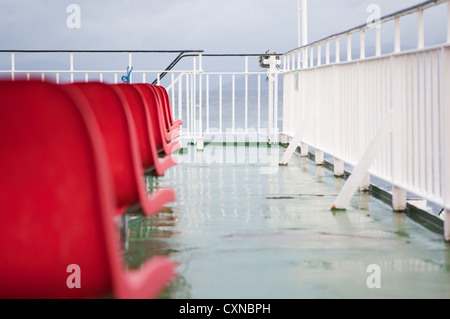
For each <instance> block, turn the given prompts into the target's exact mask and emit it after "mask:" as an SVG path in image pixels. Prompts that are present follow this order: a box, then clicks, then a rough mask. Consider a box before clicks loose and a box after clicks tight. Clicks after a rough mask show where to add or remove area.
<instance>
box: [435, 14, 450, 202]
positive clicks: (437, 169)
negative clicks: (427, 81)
mask: <svg viewBox="0 0 450 319" xmlns="http://www.w3.org/2000/svg"><path fill="white" fill-rule="evenodd" d="M449 7H450V6H449ZM439 62H440V61H439V55H438V52H437V51H434V52H433V67H432V72H431V73H432V83H431V87H432V90H433V101H432V114H433V115H432V117H433V150H432V153H433V171H434V175H433V176H434V178H433V180H434V191H433V193H434V194H436V196H437V197H441V196H442V192H441V187H440V185H441V171H440V165H439V163H440V161H439V156H436V154H440V149H439V145H440V140H439V139H440V134H439V131H440V130H439V127H440V125H439V120H440V114H439V105H440V100H439V89H440V87H441V83H440V81H439V67H440V64H439Z"/></svg>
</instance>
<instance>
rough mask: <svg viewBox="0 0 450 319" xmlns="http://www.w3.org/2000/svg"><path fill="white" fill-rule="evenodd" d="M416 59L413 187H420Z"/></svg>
mask: <svg viewBox="0 0 450 319" xmlns="http://www.w3.org/2000/svg"><path fill="white" fill-rule="evenodd" d="M413 57H414V59H413V61H411V62H412V71H413V73H412V76H413V78H412V80H413V91H412V105H411V106H412V108H413V128H414V130H413V136H414V138H413V145H414V149H413V165H414V171H413V177H414V178H413V185H419V183H420V179H419V177H420V175H419V153H420V148H419V136H418V129H417V128H418V127H419V115H418V108H419V107H418V102H419V99H418V94H419V93H418V92H419V87H418V81H419V79H418V66H417V55H413Z"/></svg>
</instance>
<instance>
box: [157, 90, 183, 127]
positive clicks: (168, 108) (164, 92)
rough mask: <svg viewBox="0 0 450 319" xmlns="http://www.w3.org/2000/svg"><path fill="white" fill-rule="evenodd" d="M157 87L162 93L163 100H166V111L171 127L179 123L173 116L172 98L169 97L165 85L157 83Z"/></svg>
mask: <svg viewBox="0 0 450 319" xmlns="http://www.w3.org/2000/svg"><path fill="white" fill-rule="evenodd" d="M155 88H156V89H158V91H159V92H160V94H161V97H162V100H163V101H164V105H165V107H164V109H165V112H166V117H167V119H168V123H169V127H170V126H174V125H176V124H179V123H176V122H175V118H174V117H173V113H172V107H171V105H170V98H169V94H168V93H167V90H166V88H165V87H163V86H160V85H155ZM179 122H181V121H179Z"/></svg>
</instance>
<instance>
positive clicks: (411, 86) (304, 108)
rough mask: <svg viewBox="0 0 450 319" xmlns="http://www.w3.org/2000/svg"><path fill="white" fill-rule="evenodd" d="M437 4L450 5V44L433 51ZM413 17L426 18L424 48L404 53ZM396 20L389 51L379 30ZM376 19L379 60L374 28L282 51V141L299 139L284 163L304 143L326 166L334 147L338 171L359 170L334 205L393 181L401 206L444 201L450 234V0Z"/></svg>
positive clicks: (449, 34) (449, 22)
mask: <svg viewBox="0 0 450 319" xmlns="http://www.w3.org/2000/svg"><path fill="white" fill-rule="evenodd" d="M434 6H440V7H441V8H443V9H445V8H446V7H447V30H444V31H443V32H447V43H443V44H441V45H436V46H433V47H427V48H425V45H424V43H425V37H424V11H425V10H426V9H428V8H431V7H434ZM412 13H417V17H418V33H417V34H418V37H417V38H418V43H417V49H414V50H408V51H401V46H400V43H401V37H400V34H401V33H400V18H401V17H403V16H406V15H410V14H412ZM391 20H394V23H395V29H394V32H395V43H394V52H391V53H388V54H383V55H382V54H381V38H380V34H381V32H380V26H381V24H383V23H385V22H388V21H391ZM377 23H378V24H377V25H376V26H375V28H376V39H375V41H376V44H375V47H376V50H375V52H376V53H375V56H373V57H370V58H367V57H366V52H365V47H366V43H365V32H366V30H367V29H368V28H369V26H368V25H362V26H359V27H357V28H354V29H351V30H349V31H346V32H343V33H339V34H336V35H333V36H331V37H327V38H325V39H323V40H320V41H317V42H315V43H312V44H309V45H307V46H304V47H301V48H297V49H295V50H292V51H290V52H288V53H286V54H285V55H284V56H283V65H284V70H283V71H282V74H283V81H284V82H283V83H284V93H283V108H284V109H283V131H282V133H283V134H282V139H284V140H286V139H287V138H288V137H289V138H290V139H291V141H290V145H289V148H288V150H287V151H286V153H285V154H284V155H283V157H282V159H281V161H280V163H281V164H286V163H287V162H288V161H289V158H290V156H291V155H292V153H293V151H294V150H295V148H296V147H297V146H298V145H299V146H301V149H302V154H303V155H306V154H307V150H308V146H311V147H313V148H314V149H315V155H316V156H315V158H316V163H317V164H322V163H323V158H324V153H328V154H330V155H331V156H332V157H334V167H335V175H343V174H344V163H348V164H351V165H352V166H354V169H353V171H352V172H351V175H350V178H349V179H348V180H347V181H346V183H345V185H344V187H343V189H342V191H341V193H340V194H339V196H338V197H337V198H336V200H335V203H334V206H333V208H335V209H346V208H347V206H348V204H349V202H350V200H351V198H352V197H353V195H354V193H355V191H356V190H357V189H358V187H360V188H366V187H368V186H369V185H370V175H373V176H377V177H379V178H381V179H383V180H384V181H387V182H388V183H390V184H391V185H393V208H394V210H404V209H405V208H406V205H407V192H411V193H413V194H416V195H417V196H419V197H420V198H422V199H425V200H429V201H431V202H433V203H435V204H437V205H440V206H441V207H444V208H445V210H446V215H445V226H444V228H445V238H446V239H447V240H450V213H449V211H450V169H449V166H450V125H448V124H447V123H450V117H449V116H450V93H449V92H448V91H449V90H448V88H449V87H450V77H449V75H448V74H449V73H450V68H449V67H450V45H449V43H450V1H449V0H436V1H427V2H424V3H422V4H420V5H417V6H414V7H412V8H408V9H406V10H403V11H399V12H397V13H395V14H392V15H389V16H386V17H384V18H381V19H380V21H378V22H377ZM436 31H438V30H436ZM354 33H359V34H360V55H359V59H357V60H353V59H352V46H351V38H350V37H351V35H352V34H354ZM342 37H347V58H346V61H342V60H341V57H340V55H341V50H340V39H341V38H342ZM332 41H334V42H335V47H336V52H335V61H334V62H331V61H330V60H331V59H330V50H329V48H330V43H331V42H332ZM322 45H324V46H325V48H326V49H325V64H322V60H323V56H322V51H321V48H322ZM369 173H370V175H369Z"/></svg>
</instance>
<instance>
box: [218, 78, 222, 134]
mask: <svg viewBox="0 0 450 319" xmlns="http://www.w3.org/2000/svg"><path fill="white" fill-rule="evenodd" d="M222 122H223V121H222V74H220V75H219V130H220V133H223V127H222Z"/></svg>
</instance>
